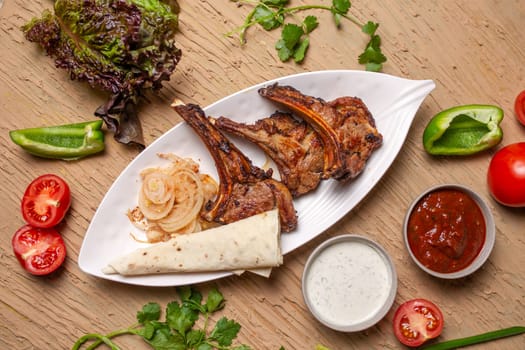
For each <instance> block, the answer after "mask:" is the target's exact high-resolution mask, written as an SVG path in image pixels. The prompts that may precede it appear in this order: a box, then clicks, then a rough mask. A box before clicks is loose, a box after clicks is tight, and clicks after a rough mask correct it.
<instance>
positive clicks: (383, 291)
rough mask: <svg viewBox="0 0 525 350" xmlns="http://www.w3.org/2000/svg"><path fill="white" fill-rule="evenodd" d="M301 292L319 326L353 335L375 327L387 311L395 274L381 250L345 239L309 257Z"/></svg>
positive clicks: (325, 245) (358, 239) (326, 244)
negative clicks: (322, 325)
mask: <svg viewBox="0 0 525 350" xmlns="http://www.w3.org/2000/svg"><path fill="white" fill-rule="evenodd" d="M302 291H303V297H304V300H305V303H306V305H307V306H308V308H309V309H310V312H311V313H312V314H313V315H314V316H315V318H316V319H317V320H318V321H319V322H321V323H322V324H324V325H325V326H327V327H330V328H332V329H335V330H338V331H343V332H357V331H361V330H364V329H367V328H369V327H371V326H373V325H374V324H376V323H377V322H379V321H380V320H381V319H382V318H383V317H384V316H385V315H386V313H387V312H388V311H389V310H390V308H391V307H392V304H393V302H394V299H395V296H396V292H397V275H396V271H395V268H394V264H393V263H392V260H391V259H390V257H389V256H388V254H387V252H386V251H385V250H384V249H383V248H382V247H381V246H380V245H378V244H377V243H375V242H374V241H372V240H370V239H368V238H365V237H363V236H359V235H352V234H345V235H340V236H336V237H333V238H331V239H328V240H326V241H325V242H323V243H322V244H321V245H319V246H318V247H317V248H316V249H315V250H314V251H313V252H312V254H311V255H310V257H309V258H308V261H307V262H306V265H305V267H304V271H303V277H302Z"/></svg>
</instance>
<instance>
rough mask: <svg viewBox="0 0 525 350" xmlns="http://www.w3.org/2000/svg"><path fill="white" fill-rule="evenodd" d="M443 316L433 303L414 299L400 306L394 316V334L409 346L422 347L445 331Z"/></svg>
mask: <svg viewBox="0 0 525 350" xmlns="http://www.w3.org/2000/svg"><path fill="white" fill-rule="evenodd" d="M443 322H444V320H443V314H442V313H441V310H440V309H439V308H438V307H437V306H436V305H435V304H434V303H432V302H430V301H428V300H425V299H412V300H409V301H407V302H405V303H403V304H401V305H400V306H399V308H398V309H397V310H396V313H395V314H394V334H395V335H396V337H397V339H399V341H400V342H401V343H403V344H405V345H407V346H411V347H416V346H420V345H421V344H423V343H424V342H426V341H427V340H429V339H434V338H436V337H438V336H439V335H440V334H441V331H442V330H443Z"/></svg>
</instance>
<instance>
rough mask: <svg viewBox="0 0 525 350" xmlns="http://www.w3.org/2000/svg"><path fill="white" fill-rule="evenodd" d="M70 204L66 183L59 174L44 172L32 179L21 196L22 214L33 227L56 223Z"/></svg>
mask: <svg viewBox="0 0 525 350" xmlns="http://www.w3.org/2000/svg"><path fill="white" fill-rule="evenodd" d="M70 205H71V193H70V190H69V186H68V184H67V183H66V182H65V181H64V180H63V179H62V178H61V177H59V176H57V175H54V174H45V175H41V176H39V177H37V178H36V179H34V180H33V181H32V182H31V183H30V184H29V186H27V189H26V191H25V193H24V196H23V197H22V208H21V209H22V216H23V217H24V220H25V221H26V222H27V223H28V224H30V225H31V226H34V227H41V228H49V227H53V226H55V225H57V224H58V223H59V222H60V221H62V219H64V216H65V215H66V212H67V211H68V209H69V206H70Z"/></svg>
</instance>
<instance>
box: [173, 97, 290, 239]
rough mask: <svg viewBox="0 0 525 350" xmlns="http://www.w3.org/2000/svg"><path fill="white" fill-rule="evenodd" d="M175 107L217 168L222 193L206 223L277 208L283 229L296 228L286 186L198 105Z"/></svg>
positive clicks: (208, 206) (207, 208)
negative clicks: (258, 163) (236, 143)
mask: <svg viewBox="0 0 525 350" xmlns="http://www.w3.org/2000/svg"><path fill="white" fill-rule="evenodd" d="M172 107H173V108H174V109H175V111H176V112H177V113H178V114H179V115H180V116H181V117H182V119H184V120H185V121H186V122H187V123H188V124H189V125H190V126H191V127H192V129H193V130H194V131H195V133H196V134H197V135H198V136H199V137H200V138H201V140H202V141H203V142H204V144H205V145H206V148H207V149H208V151H209V152H210V154H211V156H212V157H213V160H214V161H215V166H216V167H217V173H218V175H219V193H218V195H217V198H216V199H215V200H214V201H210V202H208V203H207V204H206V206H205V212H204V213H203V218H204V219H205V220H208V221H210V222H211V221H215V222H218V223H221V224H228V223H231V222H234V221H238V220H240V219H243V218H246V217H249V216H252V215H255V214H259V213H262V212H264V211H268V210H271V209H274V208H275V207H277V208H278V209H279V216H280V221H281V230H282V231H284V232H289V231H292V230H293V229H295V227H296V226H297V215H296V212H295V208H294V205H293V198H292V195H291V193H290V191H289V190H288V188H287V187H286V186H285V185H284V184H283V183H281V182H279V181H277V180H275V179H273V178H272V177H271V176H272V170H271V169H270V170H269V171H264V170H262V169H260V168H258V167H256V166H254V165H253V164H252V162H251V161H250V159H248V157H246V156H245V155H244V154H243V153H242V152H241V151H240V150H239V149H238V148H237V147H236V146H235V145H234V144H233V143H231V142H230V141H229V140H228V139H227V138H226V137H225V136H224V135H223V134H222V133H221V132H220V131H219V130H218V129H217V128H216V127H215V126H213V125H212V124H211V123H210V121H209V120H208V118H206V116H205V114H204V111H203V110H202V109H201V108H200V107H199V106H197V105H194V104H188V105H176V104H172Z"/></svg>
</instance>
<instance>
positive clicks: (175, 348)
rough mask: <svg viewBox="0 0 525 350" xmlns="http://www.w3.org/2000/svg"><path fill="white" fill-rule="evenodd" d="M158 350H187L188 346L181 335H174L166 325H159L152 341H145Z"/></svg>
mask: <svg viewBox="0 0 525 350" xmlns="http://www.w3.org/2000/svg"><path fill="white" fill-rule="evenodd" d="M145 340H146V342H147V343H148V344H150V345H151V346H152V347H153V348H154V349H156V350H185V349H186V344H185V343H184V338H183V337H182V336H181V335H180V334H176V333H175V334H174V333H172V332H171V331H170V329H169V327H168V326H167V325H166V324H160V323H159V324H158V327H157V330H156V331H155V334H154V335H153V337H152V338H151V339H145Z"/></svg>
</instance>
